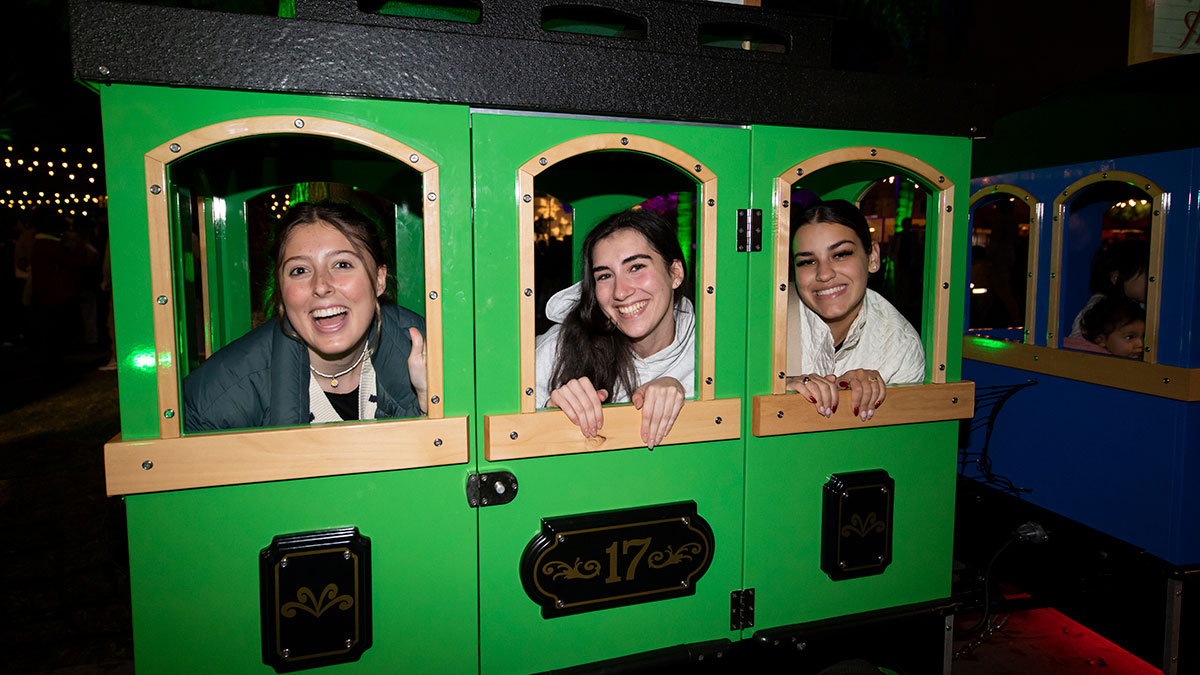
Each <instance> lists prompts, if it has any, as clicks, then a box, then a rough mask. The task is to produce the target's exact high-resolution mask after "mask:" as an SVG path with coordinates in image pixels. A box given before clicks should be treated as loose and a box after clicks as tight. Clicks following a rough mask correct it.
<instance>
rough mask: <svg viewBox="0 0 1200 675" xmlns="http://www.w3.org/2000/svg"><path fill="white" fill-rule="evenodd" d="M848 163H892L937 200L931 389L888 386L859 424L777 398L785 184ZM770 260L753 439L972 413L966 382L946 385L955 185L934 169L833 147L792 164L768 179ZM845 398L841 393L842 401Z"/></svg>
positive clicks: (783, 329)
mask: <svg viewBox="0 0 1200 675" xmlns="http://www.w3.org/2000/svg"><path fill="white" fill-rule="evenodd" d="M848 162H870V163H874V164H885V165H891V166H894V167H897V168H900V169H903V170H905V171H907V172H909V173H910V174H912V175H914V176H917V177H919V178H921V179H922V180H923V181H924V182H925V184H926V185H927V186H929V187H930V188H932V189H933V190H936V195H937V214H938V218H937V233H938V235H937V242H938V248H937V261H936V265H937V268H936V272H935V282H936V286H937V291H936V292H937V294H936V296H935V300H934V309H933V312H934V321H933V335H932V338H931V340H930V344H931V345H932V346H931V348H930V349H929V351H928V352H927V353H926V354H925V358H926V369H927V371H929V370H931V371H932V375H931V377H930V380H931V383H932V384H925V385H919V386H904V387H894V388H889V389H888V395H887V405H885V406H883V407H881V408H880V409H879V410H878V411H877V413H876V414H875V416H874V417H873V418H872V419H871V420H868V421H866V422H862V421H861V420H859V419H858V418H857V417H853V418H852V417H851V416H849V415H846V416H844V417H841V416H835V417H833V418H829V419H826V418H825V417H822V416H820V415H815V414H813V413H812V411H811V408H812V406H811V404H810V403H809V402H808V400H807V399H804V398H803V397H801V396H789V395H784V394H785V392H786V388H787V381H786V377H785V375H786V372H787V304H788V299H787V289H788V287H789V286H788V277H789V268H790V265H789V262H790V260H789V258H790V255H789V253H790V247H791V242H790V241H788V233H789V231H790V229H791V228H790V224H791V204H790V195H791V192H792V186H793V185H794V184H795V183H796V182H797V181H799V180H800V179H801V178H803V177H804V176H807V175H809V174H812V173H814V172H816V171H820V170H821V169H824V168H826V167H830V166H834V165H837V164H844V163H848ZM773 198H774V206H775V243H774V249H775V260H774V282H775V283H774V288H775V290H774V291H773V296H774V302H773V307H772V314H773V318H774V324H773V335H772V345H773V347H772V354H771V366H772V367H771V370H772V374H773V375H774V376H773V377H772V378H771V395H769V396H755V397H754V402H753V411H752V415H753V418H752V427H753V433H754V435H755V436H776V435H781V434H794V433H803V432H812V431H832V430H835V429H854V428H860V427H863V426H884V425H890V424H910V423H915V422H936V421H940V420H951V419H965V418H968V417H971V415H973V414H974V400H975V399H974V395H975V386H974V384H973V383H971V382H953V383H946V359H947V356H948V352H947V345H948V339H949V329H950V327H949V324H950V301H951V298H952V297H957V291H956V290H955V289H954V288H952V287H951V285H950V270H951V267H952V264H951V263H952V261H951V255H952V253H953V243H954V241H953V235H954V213H953V210H954V208H953V207H954V182H953V181H951V180H950V179H949V178H947V177H946V176H945V174H943V173H941V172H939V171H937V170H936V169H935V168H933V167H932V166H930V165H929V164H927V163H926V162H923V161H921V160H919V159H917V158H916V157H913V156H912V155H908V154H905V153H903V152H898V151H896V150H889V149H887V148H880V147H866V146H864V147H854V148H839V149H837V150H830V151H828V152H824V153H821V154H819V155H816V156H814V157H810V158H808V159H806V160H804V161H802V162H799V163H797V164H795V165H793V166H791V167H789V168H788V169H787V170H786V171H784V172H783V173H781V174H779V175H778V176H776V178H775V190H774V196H773ZM846 395H847V394H846V393H845V392H843V396H846Z"/></svg>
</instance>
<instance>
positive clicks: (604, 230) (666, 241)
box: [535, 209, 696, 449]
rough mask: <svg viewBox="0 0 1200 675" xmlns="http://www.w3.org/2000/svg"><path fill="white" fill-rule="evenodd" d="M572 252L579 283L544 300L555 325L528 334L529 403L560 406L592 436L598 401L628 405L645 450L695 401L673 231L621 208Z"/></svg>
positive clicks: (689, 311) (598, 422)
mask: <svg viewBox="0 0 1200 675" xmlns="http://www.w3.org/2000/svg"><path fill="white" fill-rule="evenodd" d="M581 254H582V261H583V266H582V268H583V279H582V281H580V282H579V283H577V284H575V285H574V286H571V287H569V288H566V289H564V290H562V291H559V292H558V293H556V294H555V295H554V297H552V298H551V299H550V301H549V302H547V303H546V316H547V317H548V318H550V319H551V320H553V321H555V322H556V324H557V325H555V326H553V327H551V328H550V330H548V331H546V332H545V333H543V334H542V335H539V336H538V338H537V343H536V344H537V346H536V352H535V372H536V379H537V397H536V398H537V407H539V408H543V407H546V406H548V405H549V406H554V407H557V408H560V409H561V410H562V411H563V412H564V413H565V414H566V415H567V418H568V419H570V420H571V422H572V423H573V424H575V425H577V426H578V427H579V429H580V431H581V432H582V433H583V435H584V436H585V437H588V438H591V437H593V436H596V435H598V434H599V432H600V429H601V428H602V427H603V425H604V411H603V409H602V407H601V404H603V403H605V402H617V403H619V402H632V403H633V405H634V407H636V408H637V409H638V410H640V411H641V412H642V426H641V438H642V441H643V442H644V443H646V445H647V446H648V447H650V448H652V449H653V448H654V446H656V445H658V444H660V443H662V440H663V438H664V437H665V436H666V435H667V433H668V432H670V431H671V427H672V426H674V424H675V419H676V418H677V417H678V416H679V411H680V410H682V409H683V402H684V399H685V398H690V397H692V396H694V395H695V367H696V363H695V362H696V356H695V350H696V340H695V325H696V315H695V311H694V309H693V308H692V303H691V301H689V300H688V299H687V298H686V297H684V295H683V282H684V278H685V276H686V273H685V269H684V262H683V260H684V258H683V250H682V249H681V248H680V246H679V240H678V238H677V236H676V232H675V227H674V226H673V225H672V224H671V223H670V222H669V221H667V220H666V219H665V218H663V217H662V216H660V215H658V214H656V213H654V212H652V211H648V210H644V209H643V210H636V211H634V210H630V211H623V212H621V213H617V214H615V215H612V216H610V217H608V218H607V219H605V220H604V221H603V222H601V223H600V224H599V225H597V226H596V228H595V229H593V230H592V231H591V232H590V233H588V235H587V238H585V239H584V242H583V247H582V252H581Z"/></svg>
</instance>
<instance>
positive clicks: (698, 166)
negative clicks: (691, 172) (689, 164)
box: [695, 164, 704, 173]
mask: <svg viewBox="0 0 1200 675" xmlns="http://www.w3.org/2000/svg"><path fill="white" fill-rule="evenodd" d="M695 168H696V173H700V172H701V171H703V170H704V167H702V166H700V165H699V164H697V165H696V167H695Z"/></svg>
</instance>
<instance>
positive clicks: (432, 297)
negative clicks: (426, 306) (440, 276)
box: [429, 291, 438, 300]
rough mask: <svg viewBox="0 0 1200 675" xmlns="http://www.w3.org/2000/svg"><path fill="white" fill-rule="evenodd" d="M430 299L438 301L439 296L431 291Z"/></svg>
mask: <svg viewBox="0 0 1200 675" xmlns="http://www.w3.org/2000/svg"><path fill="white" fill-rule="evenodd" d="M429 299H430V300H437V299H438V294H437V291H429Z"/></svg>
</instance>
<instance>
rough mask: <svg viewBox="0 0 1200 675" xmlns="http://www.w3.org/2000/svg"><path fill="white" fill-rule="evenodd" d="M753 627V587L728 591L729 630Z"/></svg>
mask: <svg viewBox="0 0 1200 675" xmlns="http://www.w3.org/2000/svg"><path fill="white" fill-rule="evenodd" d="M746 628H754V589H753V588H747V589H744V590H737V591H731V592H730V593H729V630H745V629H746Z"/></svg>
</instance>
